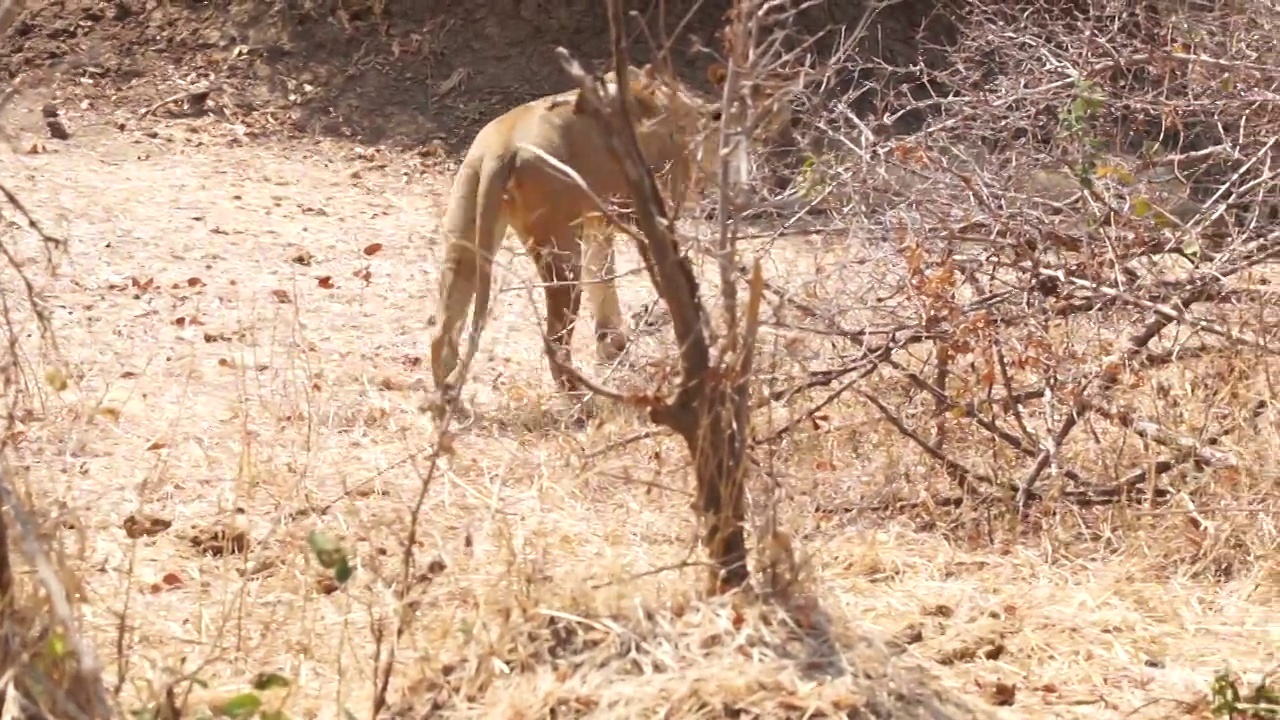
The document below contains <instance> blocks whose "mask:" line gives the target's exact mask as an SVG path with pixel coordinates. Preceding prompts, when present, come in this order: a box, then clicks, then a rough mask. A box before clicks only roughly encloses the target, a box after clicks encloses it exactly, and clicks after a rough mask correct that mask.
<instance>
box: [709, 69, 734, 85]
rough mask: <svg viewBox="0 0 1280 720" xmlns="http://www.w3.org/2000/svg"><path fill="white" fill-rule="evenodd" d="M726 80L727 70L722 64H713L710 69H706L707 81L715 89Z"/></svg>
mask: <svg viewBox="0 0 1280 720" xmlns="http://www.w3.org/2000/svg"><path fill="white" fill-rule="evenodd" d="M728 78H729V68H727V67H725V64H724V63H713V64H712V65H711V67H709V68H707V79H708V80H710V81H711V84H712V85H715V86H716V87H720V86H721V85H723V84H724V81H725V80H727V79H728Z"/></svg>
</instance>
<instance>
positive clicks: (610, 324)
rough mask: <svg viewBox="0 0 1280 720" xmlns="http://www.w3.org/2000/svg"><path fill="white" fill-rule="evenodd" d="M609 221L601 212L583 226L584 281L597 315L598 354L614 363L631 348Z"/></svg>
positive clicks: (592, 308) (589, 217) (604, 359)
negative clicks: (615, 277)
mask: <svg viewBox="0 0 1280 720" xmlns="http://www.w3.org/2000/svg"><path fill="white" fill-rule="evenodd" d="M610 230H611V229H610V228H609V227H608V223H607V221H606V220H604V219H603V218H601V217H600V216H599V215H592V216H588V217H586V218H584V219H583V222H582V225H581V226H580V238H581V241H582V244H583V263H582V283H583V285H584V289H585V291H586V295H587V304H588V305H590V306H591V313H592V315H594V316H595V333H596V354H597V355H598V356H599V358H600V359H601V360H603V361H604V362H608V363H612V362H614V361H616V360H617V359H618V358H619V357H621V356H622V353H623V352H625V351H626V349H627V334H626V332H625V331H624V330H623V329H622V328H623V320H622V307H621V303H620V302H619V301H618V286H617V283H616V281H615V279H614V274H615V272H616V271H615V264H614V251H613V235H612V233H611V232H610Z"/></svg>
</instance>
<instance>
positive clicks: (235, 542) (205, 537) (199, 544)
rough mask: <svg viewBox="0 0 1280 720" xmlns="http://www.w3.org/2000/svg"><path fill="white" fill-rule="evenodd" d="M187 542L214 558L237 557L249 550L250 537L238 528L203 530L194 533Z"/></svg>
mask: <svg viewBox="0 0 1280 720" xmlns="http://www.w3.org/2000/svg"><path fill="white" fill-rule="evenodd" d="M187 541H188V542H190V543H191V546H192V547H194V548H196V549H197V550H199V551H200V552H201V553H203V554H205V555H209V556H212V557H222V556H224V555H237V554H241V553H244V552H245V551H246V550H248V549H249V535H248V534H247V533H245V531H243V530H240V529H238V528H221V527H219V528H203V529H200V530H196V531H194V532H192V533H191V534H190V535H189V536H188V538H187Z"/></svg>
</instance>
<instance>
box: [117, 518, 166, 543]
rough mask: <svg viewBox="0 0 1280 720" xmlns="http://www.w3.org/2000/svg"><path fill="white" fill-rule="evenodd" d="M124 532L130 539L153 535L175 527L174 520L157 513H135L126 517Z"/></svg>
mask: <svg viewBox="0 0 1280 720" xmlns="http://www.w3.org/2000/svg"><path fill="white" fill-rule="evenodd" d="M123 525H124V534H125V536H126V537H128V538H129V539H130V540H137V539H138V538H142V537H151V536H153V535H159V534H160V533H162V532H164V531H165V530H168V529H169V528H171V527H173V521H172V520H169V519H167V518H162V517H157V516H155V515H139V514H137V513H133V514H131V515H129V517H127V518H125V519H124V524H123Z"/></svg>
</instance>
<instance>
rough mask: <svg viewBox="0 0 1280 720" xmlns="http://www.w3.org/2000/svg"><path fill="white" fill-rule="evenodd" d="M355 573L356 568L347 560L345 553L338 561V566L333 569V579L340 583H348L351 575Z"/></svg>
mask: <svg viewBox="0 0 1280 720" xmlns="http://www.w3.org/2000/svg"><path fill="white" fill-rule="evenodd" d="M354 574H355V568H353V567H351V563H349V562H347V558H346V556H345V555H344V556H343V558H342V560H341V561H340V562H339V563H338V567H336V568H334V569H333V579H334V580H337V581H338V584H340V585H346V584H347V581H348V580H350V579H351V576H352V575H354Z"/></svg>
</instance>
